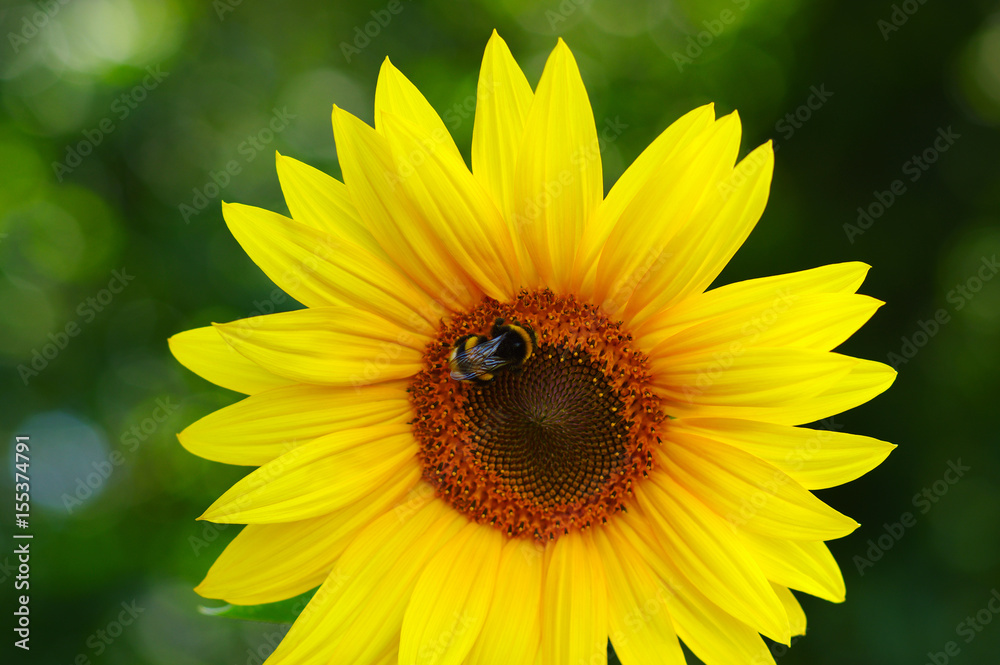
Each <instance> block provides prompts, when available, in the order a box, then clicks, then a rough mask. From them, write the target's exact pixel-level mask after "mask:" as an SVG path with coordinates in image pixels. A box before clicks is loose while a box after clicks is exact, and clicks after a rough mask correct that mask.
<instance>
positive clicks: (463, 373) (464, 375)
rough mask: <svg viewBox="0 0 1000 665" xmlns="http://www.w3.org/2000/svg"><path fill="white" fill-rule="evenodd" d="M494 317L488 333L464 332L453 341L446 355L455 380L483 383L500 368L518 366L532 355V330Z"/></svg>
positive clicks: (516, 367)
mask: <svg viewBox="0 0 1000 665" xmlns="http://www.w3.org/2000/svg"><path fill="white" fill-rule="evenodd" d="M503 321H504V320H503V319H497V320H496V322H495V323H494V324H493V328H492V329H491V330H490V335H489V337H484V336H482V335H466V336H465V337H459V338H458V339H457V340H456V341H455V346H454V348H453V349H452V350H451V355H449V356H448V369H450V370H451V378H453V379H455V380H456V381H477V382H479V383H486V382H488V381H492V380H493V377H494V376H495V375H496V373H497V372H498V371H501V370H504V369H506V370H517V369H519V368H520V367H521V365H523V364H524V361H525V360H527V359H528V358H530V357H531V352H532V351H533V350H534V348H535V332H534V331H533V330H532V329H531V328H529V327H527V326H519V325H517V324H516V323H510V324H506V325H504V322H503Z"/></svg>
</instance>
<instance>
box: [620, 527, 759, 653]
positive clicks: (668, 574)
mask: <svg viewBox="0 0 1000 665" xmlns="http://www.w3.org/2000/svg"><path fill="white" fill-rule="evenodd" d="M605 527H606V528H607V529H609V531H610V532H611V533H614V534H615V536H614V542H615V545H616V546H617V547H619V548H620V549H622V551H623V552H628V554H627V556H628V558H629V559H630V560H633V561H635V562H637V564H638V563H639V562H641V563H642V564H644V565H645V566H646V567H647V569H648V570H650V571H651V572H653V573H654V574H655V576H656V579H657V582H656V590H657V598H659V599H662V600H663V602H664V603H665V604H666V606H667V608H668V609H669V611H670V619H671V622H672V623H673V625H674V628H675V629H676V631H677V636H678V637H680V638H681V640H683V642H684V644H686V645H687V646H688V648H690V649H691V651H693V652H694V654H695V655H696V656H697V657H698V658H700V659H701V660H702V662H704V663H705V664H706V665H732V664H733V663H753V664H754V665H774V659H773V658H772V657H771V652H770V651H769V650H768V648H767V646H765V644H764V641H763V640H762V639H761V638H760V635H758V634H757V631H756V630H754V629H752V628H751V627H750V626H748V625H747V624H745V623H743V622H742V621H740V620H739V619H737V618H736V617H734V616H733V615H731V614H729V613H728V612H726V611H724V610H722V609H721V608H720V607H719V606H718V605H717V604H715V603H714V602H712V600H710V599H709V598H707V597H706V596H705V594H704V593H702V591H701V590H700V589H699V587H698V586H697V585H696V584H693V583H692V582H691V581H690V580H688V579H687V578H686V577H685V576H684V575H683V574H681V573H680V571H679V569H678V568H677V566H676V563H675V562H674V560H673V559H672V557H671V556H668V555H667V553H666V552H665V551H663V549H662V548H661V547H660V546H659V544H658V543H657V542H656V540H655V538H654V537H653V535H652V532H651V530H650V528H649V525H648V523H646V518H645V516H643V515H642V514H641V511H636V510H630V511H629V512H628V513H627V514H625V515H623V516H622V517H621V518H620V519H616V520H613V521H611V522H609V523H608V524H607V525H605Z"/></svg>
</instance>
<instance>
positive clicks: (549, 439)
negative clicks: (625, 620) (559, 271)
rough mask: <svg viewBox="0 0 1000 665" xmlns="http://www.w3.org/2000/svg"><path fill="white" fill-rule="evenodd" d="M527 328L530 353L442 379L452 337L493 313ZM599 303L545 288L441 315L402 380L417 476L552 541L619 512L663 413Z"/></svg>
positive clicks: (479, 514) (641, 366)
mask: <svg viewBox="0 0 1000 665" xmlns="http://www.w3.org/2000/svg"><path fill="white" fill-rule="evenodd" d="M497 318H503V319H504V320H505V321H506V322H507V323H516V324H519V325H522V326H526V327H530V328H531V329H532V330H533V331H534V334H535V337H536V342H537V343H536V345H535V348H534V350H533V353H532V354H531V355H530V356H529V357H528V359H527V360H526V361H524V362H523V364H520V365H518V364H512V365H508V366H506V367H504V368H502V369H501V370H499V371H496V372H494V373H493V375H494V378H493V379H492V380H490V381H485V382H465V381H463V382H459V381H455V380H454V379H452V378H451V377H450V373H449V368H448V362H447V360H448V357H449V355H450V354H451V350H452V348H454V345H455V342H456V340H458V339H460V338H461V337H463V336H466V335H479V336H481V337H485V336H487V335H488V333H489V331H490V330H491V327H492V325H493V323H494V321H495V320H496V319H497ZM630 344H631V338H630V337H629V336H628V335H627V334H624V333H623V332H622V330H621V325H620V324H618V323H614V322H612V321H610V320H609V319H607V317H605V316H604V315H603V313H601V311H600V310H599V309H597V308H596V307H593V306H591V305H588V304H583V303H578V302H577V301H576V300H575V299H574V298H572V297H568V296H567V297H557V296H555V295H553V294H552V293H551V292H550V291H548V290H544V291H538V292H535V293H521V294H520V295H519V296H518V298H517V299H516V300H515V301H514V302H511V303H499V302H497V301H494V300H491V299H484V301H483V302H482V303H481V304H480V305H479V306H477V307H476V308H474V309H473V310H472V311H470V312H467V313H464V314H461V315H458V316H456V317H454V318H453V319H452V320H451V321H450V322H449V323H447V324H445V325H444V326H443V327H442V329H441V332H440V333H439V335H438V339H437V341H436V342H435V343H432V344H431V345H430V346H429V347H428V349H427V352H426V354H425V361H426V367H425V369H424V370H423V371H422V372H421V373H420V374H418V375H417V376H416V377H415V378H414V379H413V381H412V383H411V385H410V395H411V401H412V403H413V405H414V408H415V410H416V414H417V418H416V419H415V420H414V421H413V427H414V434H415V435H416V437H417V440H418V441H419V442H420V444H421V452H420V457H421V460H422V462H423V465H424V474H423V476H424V479H425V480H427V481H428V482H429V483H430V484H431V485H432V486H433V487H434V488H435V490H436V492H437V494H438V496H440V497H441V498H443V499H444V500H446V501H448V502H449V503H450V504H451V505H452V506H453V507H454V508H455V509H457V510H459V511H461V512H463V513H465V514H466V515H467V516H468V517H470V518H471V519H474V520H476V521H478V522H482V523H489V524H493V525H495V526H497V527H498V528H500V529H503V530H504V531H505V532H506V533H507V534H508V535H510V536H523V537H529V538H535V539H539V540H548V539H553V538H555V537H557V536H559V535H561V534H563V533H568V532H569V530H570V529H573V528H578V529H584V528H587V527H589V526H591V525H593V524H597V523H601V522H603V521H606V520H607V518H608V516H609V515H610V514H613V513H614V512H616V511H618V510H624V508H625V502H626V501H627V500H628V497H629V496H630V494H631V486H632V483H633V482H635V481H636V479H638V478H641V477H643V476H645V475H646V474H647V473H648V471H649V469H650V468H651V465H652V455H651V453H650V448H651V447H652V446H654V445H657V444H658V443H659V440H660V435H659V430H660V429H662V424H663V421H664V419H663V415H662V413H661V412H660V408H659V400H658V399H657V398H656V397H655V395H654V394H653V392H652V390H651V389H650V388H649V386H648V381H649V375H648V373H647V371H646V358H645V356H643V355H642V354H641V353H639V352H637V351H635V350H633V349H632V348H631V347H630Z"/></svg>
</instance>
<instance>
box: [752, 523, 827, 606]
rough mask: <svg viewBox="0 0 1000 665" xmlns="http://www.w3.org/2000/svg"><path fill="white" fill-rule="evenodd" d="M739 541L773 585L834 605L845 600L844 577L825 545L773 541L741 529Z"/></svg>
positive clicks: (816, 542)
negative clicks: (789, 588)
mask: <svg viewBox="0 0 1000 665" xmlns="http://www.w3.org/2000/svg"><path fill="white" fill-rule="evenodd" d="M737 533H738V535H739V538H740V541H741V542H742V543H743V545H744V546H745V547H746V548H747V550H748V551H749V552H750V554H751V555H752V556H753V558H754V560H755V561H757V565H758V566H760V569H761V570H762V571H763V572H764V575H766V576H767V578H768V579H769V580H771V581H773V582H777V583H778V584H782V585H784V586H788V587H791V588H793V589H798V590H799V591H804V592H805V593H808V594H811V595H813V596H816V597H817V598H824V599H826V600H829V601H831V602H834V603H840V602H843V600H844V593H845V589H844V576H843V575H842V574H841V572H840V567H839V566H837V562H836V561H835V560H834V558H833V555H832V554H830V550H829V549H828V548H827V546H826V544H825V543H822V542H820V541H810V540H801V541H799V540H788V539H787V538H771V537H768V536H762V535H760V534H758V533H753V532H752V531H747V530H745V529H739V530H738V532H737Z"/></svg>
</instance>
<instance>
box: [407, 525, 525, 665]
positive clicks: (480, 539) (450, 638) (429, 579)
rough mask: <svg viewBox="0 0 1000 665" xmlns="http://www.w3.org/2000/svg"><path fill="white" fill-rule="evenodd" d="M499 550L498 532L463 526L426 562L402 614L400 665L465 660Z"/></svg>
mask: <svg viewBox="0 0 1000 665" xmlns="http://www.w3.org/2000/svg"><path fill="white" fill-rule="evenodd" d="M502 547H503V536H502V535H501V533H500V531H499V530H498V529H494V528H493V527H491V526H489V525H482V524H476V523H475V522H468V523H466V525H465V526H464V527H463V528H462V531H460V532H459V533H458V535H456V536H455V537H454V538H453V539H452V540H451V541H449V542H448V543H447V544H446V545H445V546H444V547H442V548H441V551H439V552H438V553H437V554H436V555H435V556H434V558H432V559H431V560H430V562H428V564H427V566H426V567H425V568H424V571H423V572H422V573H421V574H420V578H419V579H418V580H417V585H416V587H414V589H413V594H412V596H411V597H410V604H409V605H408V606H407V608H406V614H405V615H404V616H403V626H402V630H401V631H400V637H399V661H400V662H401V663H412V664H413V665H461V663H463V662H465V657H466V655H468V653H469V651H470V650H471V649H472V645H473V643H474V642H475V641H476V638H477V637H478V636H479V631H480V630H481V629H482V627H483V623H484V622H485V620H486V613H487V611H488V610H489V607H490V604H491V601H492V597H493V588H494V585H495V584H496V582H497V570H498V568H499V564H500V551H501V549H502ZM503 582H506V580H502V581H501V583H503Z"/></svg>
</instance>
